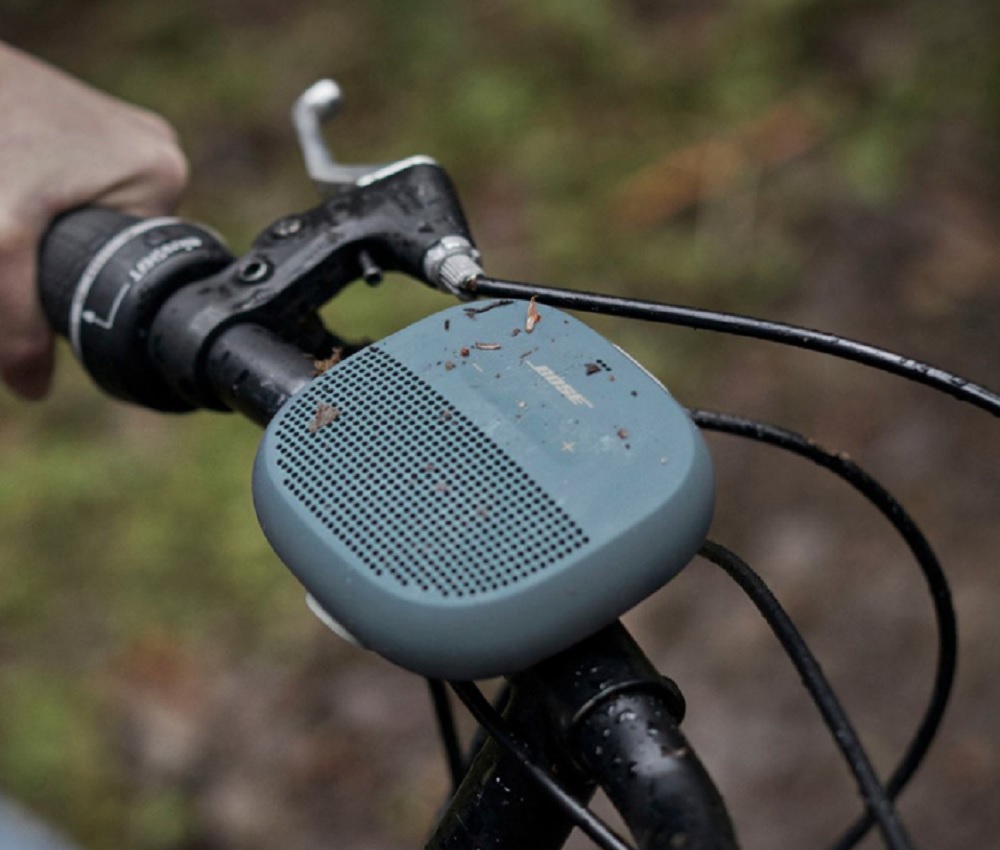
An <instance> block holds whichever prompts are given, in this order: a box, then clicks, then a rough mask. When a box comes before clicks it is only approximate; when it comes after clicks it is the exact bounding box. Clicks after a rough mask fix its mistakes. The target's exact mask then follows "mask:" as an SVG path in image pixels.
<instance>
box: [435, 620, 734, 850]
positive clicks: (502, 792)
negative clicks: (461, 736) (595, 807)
mask: <svg viewBox="0 0 1000 850" xmlns="http://www.w3.org/2000/svg"><path fill="white" fill-rule="evenodd" d="M511 685H512V690H511V698H510V701H509V703H508V705H507V708H506V710H505V712H504V716H505V718H506V720H507V722H508V724H509V725H510V727H511V731H512V732H513V733H514V734H515V735H517V736H518V737H519V738H520V740H521V742H522V743H523V744H524V745H525V746H527V747H528V748H529V749H531V750H532V752H533V754H534V755H535V757H536V760H537V761H538V763H539V764H546V765H547V766H548V767H549V769H550V772H551V773H552V775H553V776H554V777H556V778H557V779H558V780H559V781H560V783H561V784H562V785H563V787H564V788H565V790H566V791H568V792H569V793H570V794H571V795H573V796H574V797H576V798H577V799H580V800H586V799H587V798H589V796H590V794H591V793H592V792H593V789H594V785H595V783H596V784H597V785H599V786H600V787H601V788H603V790H604V791H605V793H607V795H608V797H609V798H610V800H611V801H612V803H613V804H614V805H615V807H616V808H617V809H618V811H619V812H620V813H621V815H622V817H623V818H624V820H625V822H626V823H627V824H628V826H629V829H630V830H631V832H632V834H633V836H634V837H635V839H636V841H637V842H638V845H639V847H640V848H642V850H665V848H674V847H678V846H683V847H685V848H686V849H687V850H709V848H711V850H730V848H735V847H736V840H735V838H734V836H733V831H732V826H731V824H730V822H729V818H728V815H727V813H726V811H725V808H724V805H723V803H722V799H721V797H720V795H719V793H718V791H717V790H716V788H715V787H714V785H713V784H712V782H711V780H710V779H709V777H708V774H707V772H706V771H705V769H704V767H703V766H702V765H701V763H700V762H699V761H698V759H697V757H696V756H695V755H694V753H693V751H692V749H691V747H690V746H689V745H688V743H687V741H686V740H685V739H684V737H683V735H682V734H681V732H680V730H679V729H678V728H677V723H678V721H679V718H680V717H681V716H682V715H683V712H684V703H683V698H682V697H681V695H680V693H679V691H678V690H677V688H676V686H675V685H674V684H673V682H671V681H670V680H668V679H666V678H664V677H663V676H661V675H660V674H659V673H657V671H656V670H655V669H654V668H653V666H652V665H651V664H650V662H649V661H648V659H646V657H645V656H644V655H643V654H642V651H641V650H640V649H639V647H638V646H637V645H636V644H635V642H634V641H633V640H632V638H631V637H630V636H629V634H628V633H627V632H626V631H625V629H624V628H623V627H622V626H621V625H620V624H617V623H616V624H614V625H612V626H609V627H607V628H605V629H603V630H602V631H600V632H598V633H597V634H595V635H593V636H592V637H590V638H587V639H586V640H584V641H581V642H580V643H579V644H577V645H575V646H573V647H571V648H570V649H568V650H565V651H564V652H562V653H559V654H558V655H556V656H554V657H552V658H550V659H548V660H547V661H544V662H542V663H541V664H538V665H536V666H535V667H532V668H530V669H529V670H527V671H525V672H523V673H521V674H518V675H516V676H514V677H512V679H511ZM570 829H571V825H570V824H569V822H568V819H567V817H566V816H565V815H564V814H563V813H562V811H561V810H560V809H558V808H557V807H556V805H555V804H554V803H553V802H551V799H550V798H549V796H548V795H547V794H546V793H545V792H544V791H543V790H542V789H541V788H540V787H539V786H538V784H537V783H536V782H535V781H533V780H532V779H530V778H529V777H528V776H527V775H526V773H525V772H524V770H523V769H522V768H521V767H520V766H519V765H517V764H516V763H515V762H514V760H513V759H512V758H511V757H510V756H509V755H507V754H506V753H505V752H504V751H502V750H501V748H500V747H499V746H498V745H497V744H496V743H495V742H493V741H492V740H490V741H488V742H487V743H486V744H485V745H484V746H483V748H482V749H481V751H480V752H479V754H478V755H477V757H476V759H475V761H474V762H473V764H472V766H471V767H470V769H469V772H468V774H467V775H466V777H465V780H464V781H463V783H462V786H461V788H460V789H459V791H458V793H457V794H456V795H455V798H454V799H453V800H452V801H451V804H450V805H449V807H448V809H447V810H446V812H445V813H444V815H443V816H442V818H441V821H440V823H439V824H438V827H437V830H436V831H435V833H434V835H433V836H432V838H431V840H430V842H429V844H428V845H427V846H428V848H431V849H432V850H441V849H442V848H447V850H473V848H477V847H482V846H483V842H484V838H486V837H488V839H487V841H488V843H489V846H490V847H495V848H515V847H516V848H531V850H554V848H558V847H561V846H562V844H563V842H564V841H565V839H566V837H567V836H568V834H569V832H570Z"/></svg>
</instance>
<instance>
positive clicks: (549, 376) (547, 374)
mask: <svg viewBox="0 0 1000 850" xmlns="http://www.w3.org/2000/svg"><path fill="white" fill-rule="evenodd" d="M524 362H525V363H526V364H527V365H528V367H529V368H531V369H532V371H534V372H535V373H536V374H538V375H541V377H542V378H544V380H545V382H546V383H547V384H549V385H550V386H551V387H552V388H553V389H555V390H556V391H557V392H558V393H559V395H561V396H562V397H563V398H564V399H566V401H568V402H570V404H575V405H581V404H583V405H586V406H587V407H593V406H594V405H593V404H591V403H590V400H589V399H588V398H587V397H586V396H585V395H584V394H583V393H581V392H579V391H577V390H575V389H573V387H571V386H570V385H569V383H568V382H567V381H566V379H565V378H563V377H561V376H560V375H557V374H556V373H555V372H553V371H552V370H551V369H550V368H549V367H548V366H536V365H535V364H534V363H532V362H531V361H530V360H525V361H524Z"/></svg>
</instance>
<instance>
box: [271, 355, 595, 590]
mask: <svg viewBox="0 0 1000 850" xmlns="http://www.w3.org/2000/svg"><path fill="white" fill-rule="evenodd" d="M276 437H277V438H278V439H277V440H276V441H275V444H276V446H277V447H278V448H277V450H278V460H277V463H278V467H279V468H280V469H281V470H282V474H283V476H284V477H283V485H284V486H285V487H286V488H288V489H289V491H290V492H291V493H292V494H293V495H294V497H295V498H296V499H297V500H298V501H299V502H300V503H301V504H302V505H303V506H304V507H305V508H306V509H307V510H308V511H309V512H311V513H312V514H313V516H315V517H316V519H318V520H319V521H320V522H321V523H322V524H323V525H324V526H325V527H326V529H327V530H328V531H329V533H330V534H331V535H333V536H334V537H335V538H337V539H339V540H340V542H341V543H343V544H344V545H345V546H347V547H348V549H350V551H351V552H352V553H353V554H354V555H355V556H356V558H358V559H359V560H360V561H361V562H362V563H363V564H364V565H365V566H366V567H367V568H368V569H369V570H371V571H372V573H374V574H375V575H376V576H378V577H379V578H380V579H381V580H384V581H395V582H398V584H399V585H401V586H403V587H407V588H409V589H411V590H413V589H414V588H417V589H419V590H420V591H424V592H427V593H434V594H438V595H440V596H445V597H447V596H457V597H461V596H470V595H475V594H481V593H488V592H496V591H497V590H499V589H501V588H503V587H507V586H508V585H511V584H514V583H516V582H518V581H522V580H524V579H525V578H527V577H528V576H531V575H534V574H535V573H538V572H539V571H541V570H545V569H547V568H551V567H552V566H553V565H555V564H557V563H558V562H559V561H561V560H562V559H564V558H565V557H567V556H568V555H570V554H571V553H573V552H574V551H575V550H578V549H580V548H581V547H583V546H586V545H587V544H588V543H589V540H588V538H587V536H586V535H585V533H584V532H583V530H582V529H581V528H580V527H579V526H578V525H577V524H576V523H575V522H574V521H573V519H572V518H571V517H570V516H569V515H568V514H567V513H566V512H565V511H564V510H563V509H562V508H561V507H560V506H559V505H558V504H557V503H556V502H555V500H553V499H552V498H551V497H550V496H549V495H548V494H547V493H546V492H545V491H544V490H543V489H542V488H541V487H540V486H539V485H538V484H537V483H536V482H535V481H534V480H533V479H532V477H531V475H529V474H528V472H526V471H525V470H524V469H523V468H522V467H521V466H520V465H519V464H518V463H517V462H515V461H514V460H513V459H511V458H510V457H509V456H508V455H507V454H506V453H505V452H504V451H503V449H501V448H500V447H499V446H498V445H496V443H495V442H493V441H492V440H491V439H490V438H489V437H488V436H487V435H486V434H485V433H484V432H483V431H482V430H481V429H480V428H478V427H477V426H476V425H475V424H474V423H473V422H472V421H471V420H469V419H468V418H467V417H466V416H464V415H463V414H462V413H461V412H459V411H457V410H455V409H453V408H452V407H451V406H450V405H449V403H448V401H447V400H446V399H445V398H444V396H442V395H441V394H440V393H438V392H437V391H436V390H435V389H434V388H433V387H431V386H430V385H429V384H428V383H427V382H426V381H424V380H423V379H422V378H420V377H419V376H417V375H416V374H414V373H413V372H412V371H411V370H409V369H408V368H406V367H405V366H404V365H403V364H402V363H400V362H399V361H398V360H396V359H395V358H394V357H392V356H391V355H389V354H386V353H385V352H383V351H381V350H379V349H378V348H376V347H370V348H367V349H365V350H364V351H362V352H359V353H358V354H356V355H354V356H353V357H351V358H350V359H349V360H346V361H345V362H344V363H341V364H340V365H339V366H337V367H336V369H334V370H333V371H331V372H329V373H327V375H325V376H324V377H323V378H322V379H320V380H317V381H314V382H313V384H312V385H311V386H310V387H309V388H307V389H306V390H304V391H303V395H302V397H301V398H299V399H297V400H296V402H295V403H294V404H293V405H290V410H289V413H288V415H287V416H286V417H284V418H283V420H282V421H281V423H280V425H279V428H278V430H277V432H276Z"/></svg>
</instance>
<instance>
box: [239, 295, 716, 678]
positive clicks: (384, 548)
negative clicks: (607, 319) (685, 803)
mask: <svg viewBox="0 0 1000 850" xmlns="http://www.w3.org/2000/svg"><path fill="white" fill-rule="evenodd" d="M529 309H530V312H531V313H532V314H534V312H535V311H534V307H533V306H532V307H531V308H529V306H528V305H527V304H525V303H524V302H503V301H499V302H486V303H484V304H476V305H473V306H464V307H463V306H456V307H453V308H450V309H448V310H445V311H444V312H442V313H438V314H436V315H434V316H431V317H429V318H427V319H424V320H422V321H420V322H418V323H416V324H414V325H412V326H410V327H408V328H406V329H405V330H402V331H400V332H398V333H396V334H394V335H393V336H390V337H388V338H386V339H385V340H383V341H382V342H379V343H377V344H374V345H370V346H368V347H367V348H364V349H362V350H361V351H359V352H358V353H357V354H354V355H353V356H351V357H349V358H347V359H345V360H344V361H343V362H341V363H339V364H337V365H336V366H334V367H333V368H331V369H329V370H328V371H327V372H326V373H325V374H323V375H321V376H319V377H317V378H316V379H315V380H314V381H312V382H311V383H310V384H309V385H307V386H306V387H305V388H304V389H302V390H301V391H300V392H299V393H297V394H296V395H295V396H294V397H293V398H291V399H290V400H289V401H288V402H287V403H286V404H285V406H284V407H283V408H282V409H281V410H280V411H279V412H278V414H277V415H276V416H275V417H274V419H273V420H272V421H271V423H270V425H269V426H268V428H267V431H266V433H265V436H264V438H263V440H262V442H261V445H260V449H259V451H258V453H257V459H256V463H255V465H254V479H253V494H254V503H255V506H256V510H257V515H258V518H259V520H260V524H261V527H262V528H263V530H264V533H265V535H266V536H267V538H268V540H269V541H270V543H271V545H272V546H273V547H274V549H275V551H276V552H277V553H278V555H279V557H280V558H281V559H282V561H283V562H284V563H285V564H286V565H287V566H288V567H289V568H290V569H291V570H292V572H293V573H295V575H296V576H297V577H298V578H299V580H300V581H301V582H302V584H303V585H304V586H305V587H306V589H307V591H308V592H309V594H310V595H311V596H312V597H313V599H314V601H315V602H316V603H317V604H318V605H319V607H320V608H321V609H322V610H323V611H325V612H326V613H327V614H328V615H329V617H330V618H332V620H334V621H335V622H336V623H337V624H339V626H340V627H341V628H342V629H343V630H344V631H346V632H347V633H348V634H350V635H351V636H353V637H354V638H355V639H356V640H357V641H358V642H359V643H361V644H362V645H363V646H366V647H368V648H370V649H372V650H374V651H376V652H378V653H379V654H381V655H383V656H385V657H386V658H388V659H389V660H391V661H393V662H395V663H397V664H399V665H401V666H403V667H406V668H409V669H411V670H414V671H416V672H418V673H422V674H424V675H427V676H433V677H439V678H445V679H474V678H483V677H487V676H494V675H500V674H506V673H512V672H516V671H517V670H519V669H522V668H524V667H526V666H528V665H530V664H532V663H534V662H537V661H540V660H542V659H543V658H545V657H547V656H549V655H551V654H553V653H554V652H556V651H558V650H560V649H563V648H565V647H567V646H569V645H570V644H572V643H574V642H575V641H577V640H580V639H581V638H583V637H585V636H587V635H589V634H591V633H592V632H594V631H596V630H597V629H599V628H600V627H602V626H604V625H606V624H607V623H609V622H611V621H613V620H614V619H616V618H617V617H618V616H620V615H621V614H622V613H624V612H625V611H627V610H628V609H629V608H631V607H632V606H633V605H635V604H636V603H637V602H639V601H641V600H642V599H643V598H645V597H646V596H648V595H649V594H650V593H652V592H653V591H655V590H656V589H657V588H659V587H660V586H662V585H663V584H664V583H665V582H667V581H668V580H669V579H670V578H672V577H673V576H674V575H675V574H676V573H677V572H678V571H679V570H680V569H681V568H682V567H683V566H684V565H685V564H686V563H687V562H688V561H689V560H690V559H691V557H692V556H693V555H694V553H695V552H696V551H697V550H698V548H699V547H700V545H701V543H702V541H703V540H704V537H705V535H706V533H707V529H708V525H709V522H710V520H711V515H712V508H713V498H714V484H713V472H712V466H711V462H710V459H709V456H708V452H707V450H706V448H705V445H704V443H703V441H702V439H701V436H700V434H699V433H698V430H697V428H695V426H694V425H693V424H692V422H691V420H690V418H689V417H688V416H687V414H686V412H685V411H684V410H683V408H681V407H680V406H679V405H678V404H677V403H676V402H675V401H674V399H673V398H672V397H671V395H670V394H669V393H668V392H667V390H666V389H664V387H663V386H662V385H661V384H660V383H659V382H658V381H657V380H656V379H655V378H653V377H652V376H651V375H650V374H649V373H648V372H646V371H645V370H644V369H643V368H642V367H640V366H639V365H638V364H637V363H636V362H635V361H633V360H632V359H631V358H630V357H629V356H628V355H626V354H625V353H624V352H622V351H621V350H620V349H619V348H617V347H616V346H615V345H613V344H612V343H610V342H609V341H608V340H606V339H604V338H603V337H602V336H600V335H599V334H597V333H596V332H594V331H593V330H591V329H590V328H588V327H587V326H586V325H584V324H583V323H581V322H579V321H578V320H576V319H575V318H572V317H571V316H569V315H567V314H564V313H561V312H559V311H557V310H555V309H552V308H540V309H539V311H538V313H539V315H540V320H539V321H537V323H536V322H535V321H534V319H533V318H531V319H529V318H528V313H529ZM529 328H530V332H529V330H528V329H529Z"/></svg>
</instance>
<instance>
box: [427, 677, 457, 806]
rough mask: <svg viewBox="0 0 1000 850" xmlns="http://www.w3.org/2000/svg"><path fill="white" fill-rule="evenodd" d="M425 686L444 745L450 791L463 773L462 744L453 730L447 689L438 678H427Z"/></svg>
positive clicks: (453, 722)
mask: <svg viewBox="0 0 1000 850" xmlns="http://www.w3.org/2000/svg"><path fill="white" fill-rule="evenodd" d="M427 686H428V687H429V688H430V692H431V702H433V704H434V716H435V717H437V724H438V732H439V733H440V735H441V743H442V744H443V745H444V752H445V757H446V758H447V761H448V772H449V773H450V774H451V790H452V793H454V792H455V791H457V790H458V786H459V785H460V784H461V782H462V777H463V776H464V775H465V761H464V759H463V758H462V746H461V744H459V741H458V732H457V731H456V730H455V715H454V713H453V712H452V710H451V702H450V701H449V700H448V689H447V688H446V687H445V684H444V682H442V681H441V680H440V679H428V680H427Z"/></svg>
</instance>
